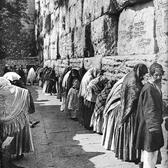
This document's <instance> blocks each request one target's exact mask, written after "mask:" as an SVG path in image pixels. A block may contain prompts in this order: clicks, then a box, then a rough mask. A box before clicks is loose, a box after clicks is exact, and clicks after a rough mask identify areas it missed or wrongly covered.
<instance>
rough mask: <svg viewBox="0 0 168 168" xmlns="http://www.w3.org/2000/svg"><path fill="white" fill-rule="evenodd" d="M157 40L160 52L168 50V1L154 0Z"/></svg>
mask: <svg viewBox="0 0 168 168" xmlns="http://www.w3.org/2000/svg"><path fill="white" fill-rule="evenodd" d="M154 6H155V24H156V40H157V45H158V52H159V53H166V52H168V1H165V0H154Z"/></svg>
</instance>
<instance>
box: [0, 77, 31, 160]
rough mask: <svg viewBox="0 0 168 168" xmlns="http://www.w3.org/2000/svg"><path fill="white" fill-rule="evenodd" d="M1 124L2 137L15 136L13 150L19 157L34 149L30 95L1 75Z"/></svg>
mask: <svg viewBox="0 0 168 168" xmlns="http://www.w3.org/2000/svg"><path fill="white" fill-rule="evenodd" d="M0 96H1V106H0V125H1V128H2V139H3V140H4V139H6V137H7V136H12V137H14V141H13V142H12V147H11V152H12V154H14V155H16V157H17V158H18V159H19V158H20V157H23V153H28V152H31V151H34V147H33V141H32V135H31V130H30V126H29V115H28V111H29V107H30V96H29V93H28V90H27V89H23V88H20V87H17V86H14V85H11V83H10V82H9V81H8V80H7V79H5V78H3V77H0Z"/></svg>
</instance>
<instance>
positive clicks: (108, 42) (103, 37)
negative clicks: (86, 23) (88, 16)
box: [91, 15, 118, 56]
mask: <svg viewBox="0 0 168 168" xmlns="http://www.w3.org/2000/svg"><path fill="white" fill-rule="evenodd" d="M117 28H118V21H117V17H116V16H109V15H103V16H102V17H99V18H98V19H96V20H94V21H93V22H92V23H91V40H92V44H93V47H94V56H107V55H114V54H116V50H117V49H116V47H117Z"/></svg>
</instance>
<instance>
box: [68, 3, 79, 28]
mask: <svg viewBox="0 0 168 168" xmlns="http://www.w3.org/2000/svg"><path fill="white" fill-rule="evenodd" d="M69 22H70V25H69V26H70V29H71V30H72V29H74V28H76V27H77V28H78V27H81V26H82V2H81V1H77V3H76V4H75V5H73V6H71V7H70V8H69Z"/></svg>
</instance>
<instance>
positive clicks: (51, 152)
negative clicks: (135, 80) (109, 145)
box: [16, 86, 137, 168]
mask: <svg viewBox="0 0 168 168" xmlns="http://www.w3.org/2000/svg"><path fill="white" fill-rule="evenodd" d="M30 89H31V91H32V93H33V97H34V100H35V105H36V113H35V114H33V117H34V118H37V119H38V120H40V121H41V122H40V124H39V125H38V126H37V127H36V128H33V129H32V134H33V140H34V145H35V152H34V153H31V154H27V155H25V157H24V159H23V160H20V161H19V162H16V164H17V165H20V166H23V167H25V168H136V167H137V166H136V165H135V164H133V163H125V162H122V161H120V160H117V159H116V158H115V157H114V154H113V153H112V152H111V151H107V150H105V149H104V148H103V147H102V146H101V135H98V134H95V133H92V132H91V131H88V130H85V129H84V128H83V127H82V126H81V125H80V124H79V123H78V122H77V121H72V120H70V119H68V118H67V116H66V114H65V113H63V112H60V110H59V108H60V102H59V100H57V99H56V96H50V95H48V96H47V95H44V94H42V92H41V89H40V88H38V87H36V86H34V87H33V88H30Z"/></svg>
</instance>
